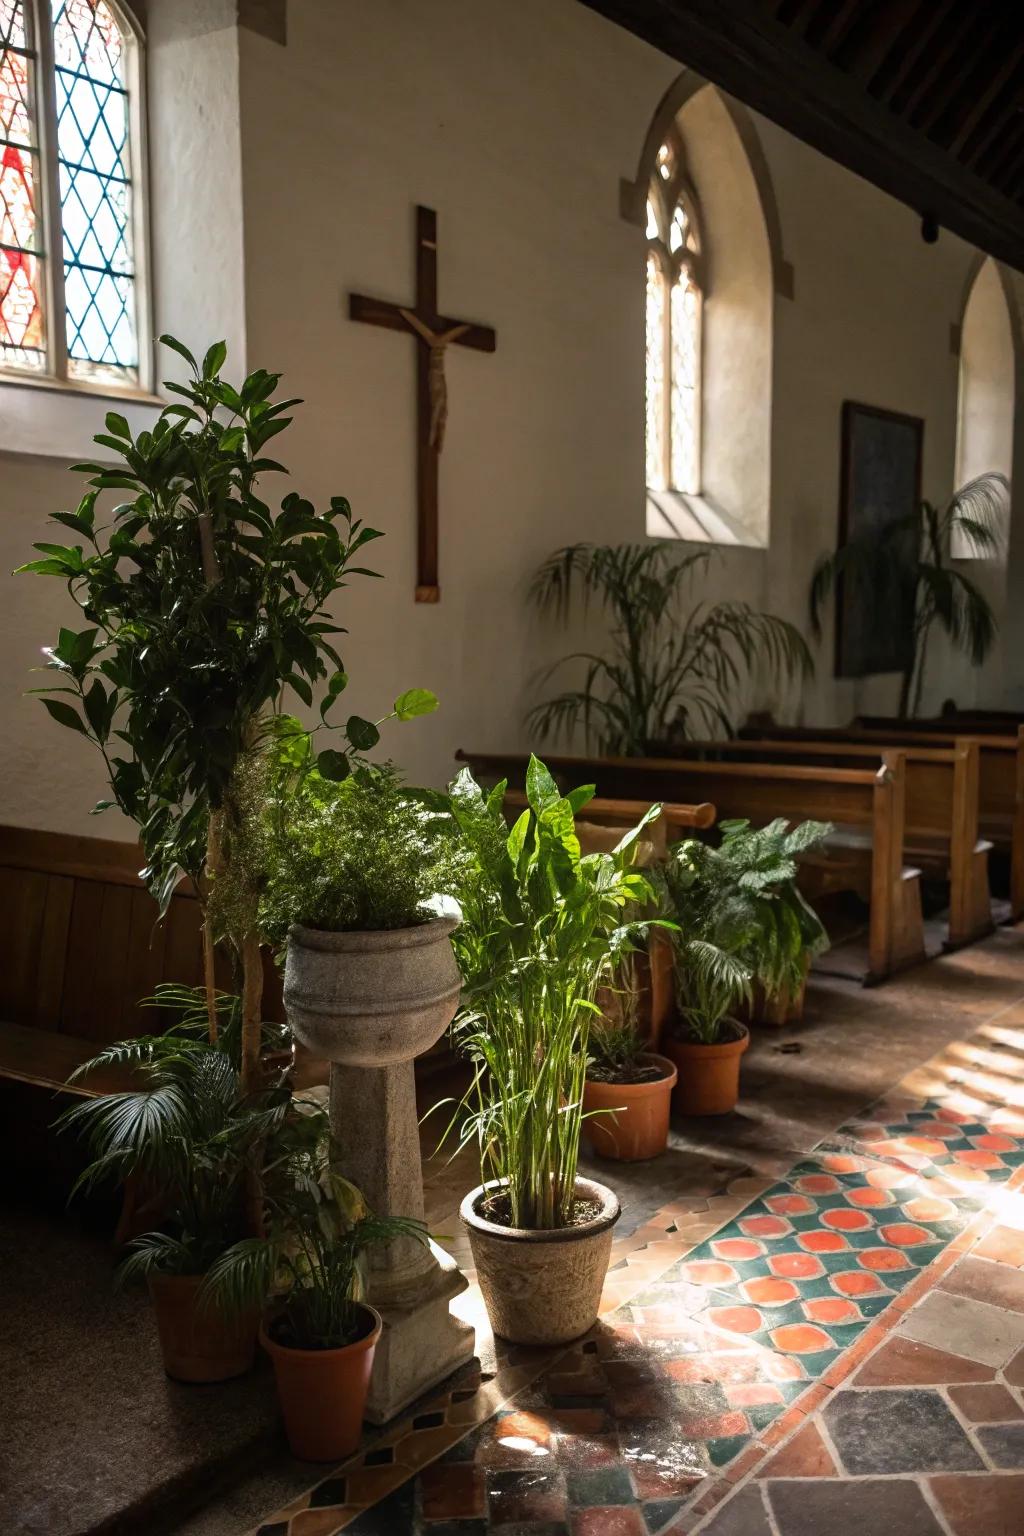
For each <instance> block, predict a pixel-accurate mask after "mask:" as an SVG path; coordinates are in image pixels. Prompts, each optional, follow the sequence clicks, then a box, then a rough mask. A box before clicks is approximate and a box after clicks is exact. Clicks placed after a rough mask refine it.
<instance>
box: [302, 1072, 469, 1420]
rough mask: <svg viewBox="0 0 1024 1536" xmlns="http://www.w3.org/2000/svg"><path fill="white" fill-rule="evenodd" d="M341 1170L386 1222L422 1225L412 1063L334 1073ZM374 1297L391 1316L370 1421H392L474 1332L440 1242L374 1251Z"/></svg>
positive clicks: (447, 1368) (457, 1359)
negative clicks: (453, 1309)
mask: <svg viewBox="0 0 1024 1536" xmlns="http://www.w3.org/2000/svg"><path fill="white" fill-rule="evenodd" d="M331 1134H332V1137H333V1140H334V1147H335V1152H336V1156H337V1161H338V1166H339V1168H340V1169H341V1170H342V1172H343V1173H344V1174H345V1176H346V1178H350V1179H351V1180H352V1182H353V1183H354V1184H357V1185H358V1186H359V1188H360V1189H361V1190H362V1192H363V1194H364V1195H365V1196H366V1200H367V1203H368V1204H369V1205H370V1207H371V1209H372V1210H374V1211H375V1212H376V1213H377V1214H378V1215H381V1216H410V1217H412V1218H414V1219H416V1220H420V1221H422V1219H423V1167H422V1162H421V1159H420V1142H419V1128H418V1124H417V1115H416V1087H415V1080H414V1077H413V1064H412V1062H411V1061H397V1062H393V1063H391V1064H390V1065H388V1066H380V1067H366V1066H339V1065H337V1064H335V1065H332V1067H331ZM368 1257H369V1293H368V1296H367V1300H369V1301H370V1302H372V1304H373V1305H374V1306H375V1307H376V1308H377V1311H378V1312H379V1313H380V1315H381V1317H382V1318H383V1320H384V1332H383V1334H382V1335H381V1339H380V1343H379V1344H378V1345H377V1354H376V1358H375V1360H374V1367H373V1379H372V1381H371V1384H370V1396H369V1400H368V1404H367V1411H366V1416H367V1418H368V1419H369V1420H370V1421H371V1423H374V1424H384V1423H386V1422H387V1421H388V1420H389V1419H393V1418H394V1417H395V1415H396V1414H398V1413H401V1411H402V1409H403V1408H405V1407H407V1406H408V1404H409V1403H411V1402H412V1401H413V1400H414V1399H415V1398H417V1397H419V1396H420V1395H421V1393H423V1392H426V1391H428V1390H429V1389H430V1388H431V1387H433V1386H436V1385H437V1384H438V1382H440V1381H443V1380H444V1378H445V1377H446V1376H450V1375H451V1373H452V1372H453V1371H455V1370H457V1369H458V1367H459V1366H460V1365H462V1364H464V1362H465V1361H467V1360H469V1359H471V1358H472V1355H473V1352H474V1348H475V1342H476V1341H475V1335H474V1332H473V1329H472V1327H470V1325H469V1324H468V1323H464V1322H462V1321H461V1320H460V1319H459V1318H456V1317H453V1316H452V1315H451V1313H450V1311H449V1303H450V1302H451V1301H452V1299H453V1297H455V1296H458V1295H459V1294H460V1293H461V1292H462V1291H464V1290H465V1289H466V1284H467V1282H466V1280H465V1278H464V1277H463V1275H462V1273H461V1271H460V1270H459V1268H458V1266H457V1264H456V1263H455V1260H454V1259H452V1258H451V1257H450V1256H449V1255H448V1254H446V1253H444V1252H443V1251H442V1250H441V1249H440V1248H438V1247H437V1245H436V1244H435V1243H431V1244H430V1247H429V1248H425V1247H423V1246H422V1245H421V1244H420V1243H417V1242H415V1241H414V1240H413V1239H411V1238H402V1239H400V1240H399V1241H398V1242H395V1243H390V1244H389V1245H388V1246H387V1247H386V1248H378V1249H374V1250H372V1251H371V1253H370V1254H369V1255H368Z"/></svg>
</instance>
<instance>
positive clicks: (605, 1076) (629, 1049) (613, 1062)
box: [587, 950, 658, 1083]
mask: <svg viewBox="0 0 1024 1536" xmlns="http://www.w3.org/2000/svg"><path fill="white" fill-rule="evenodd" d="M639 956H640V951H639V950H632V951H630V952H629V953H628V954H625V955H623V956H622V958H621V959H620V960H619V962H618V964H617V965H616V967H615V969H614V972H613V974H612V977H611V979H610V981H609V983H608V985H606V986H604V987H602V989H601V991H600V993H599V994H598V998H597V1001H598V1003H599V1004H600V1013H599V1014H597V1015H595V1017H594V1019H593V1021H592V1023H591V1027H590V1060H589V1061H588V1063H587V1076H588V1078H590V1079H591V1080H592V1081H595V1082H609V1083H637V1082H644V1081H646V1080H648V1079H650V1078H655V1077H657V1076H658V1071H657V1068H652V1067H650V1066H646V1067H645V1066H644V1065H643V1064H642V1063H641V1060H640V1058H641V1056H643V1054H644V1053H645V1052H646V1051H648V1050H649V1049H650V1046H649V1045H648V1043H647V1041H646V1040H645V1039H644V1036H643V1034H642V1032H641V1028H640V1001H641V996H642V990H643V989H642V982H641V978H640V976H639V974H638V970H637V961H638V959H639Z"/></svg>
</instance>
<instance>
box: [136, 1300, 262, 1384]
mask: <svg viewBox="0 0 1024 1536" xmlns="http://www.w3.org/2000/svg"><path fill="white" fill-rule="evenodd" d="M202 1284H203V1276H202V1275H150V1277H149V1294H150V1298H151V1300H152V1302H153V1311H154V1313H155V1315H156V1328H157V1333H158V1334H159V1337H160V1350H161V1353H162V1355H163V1360H164V1370H165V1371H166V1372H167V1374H168V1376H170V1377H171V1378H172V1380H174V1381H230V1379H231V1378H232V1377H233V1376H243V1375H244V1374H245V1372H246V1371H249V1370H251V1369H252V1363H253V1359H254V1357H255V1354H256V1331H257V1328H258V1326H259V1314H258V1313H257V1312H250V1313H244V1314H243V1315H242V1316H241V1317H224V1316H223V1315H222V1313H221V1312H220V1311H219V1310H218V1308H217V1307H216V1306H214V1305H213V1304H211V1305H209V1306H202V1305H200V1303H199V1290H200V1287H201V1286H202Z"/></svg>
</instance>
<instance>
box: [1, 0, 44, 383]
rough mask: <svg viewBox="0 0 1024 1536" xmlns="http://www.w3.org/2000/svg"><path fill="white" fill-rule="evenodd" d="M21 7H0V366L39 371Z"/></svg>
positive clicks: (33, 169)
mask: <svg viewBox="0 0 1024 1536" xmlns="http://www.w3.org/2000/svg"><path fill="white" fill-rule="evenodd" d="M29 20H30V18H29V15H28V12H27V10H26V6H25V3H24V0H0V365H2V366H4V367H8V368H25V369H31V370H33V371H38V370H40V369H42V368H43V367H45V364H46V351H45V346H44V334H43V302H42V283H43V277H42V272H43V267H42V261H41V259H40V258H41V255H42V243H41V230H40V220H39V206H40V204H39V151H38V147H37V142H36V135H35V122H34V106H33V91H34V89H35V68H36V60H35V54H34V52H33V50H32V49H31V47H30V41H31V39H30V33H29Z"/></svg>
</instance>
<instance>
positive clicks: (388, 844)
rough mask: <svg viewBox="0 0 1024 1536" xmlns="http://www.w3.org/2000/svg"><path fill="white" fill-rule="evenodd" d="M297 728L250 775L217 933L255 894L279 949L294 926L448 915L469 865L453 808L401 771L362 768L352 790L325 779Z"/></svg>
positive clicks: (221, 892)
mask: <svg viewBox="0 0 1024 1536" xmlns="http://www.w3.org/2000/svg"><path fill="white" fill-rule="evenodd" d="M295 725H296V729H295V730H294V731H290V730H289V729H288V725H287V721H284V722H281V732H280V734H279V736H278V740H277V749H276V750H267V751H264V752H262V753H260V754H258V755H254V756H252V757H250V758H248V759H244V760H243V762H242V764H241V765H240V771H239V775H238V776H237V777H236V782H235V786H234V789H233V794H232V802H233V805H234V806H235V808H236V813H237V814H236V815H235V817H233V819H232V821H231V822H230V823H229V827H228V831H227V833H226V838H227V843H226V846H227V852H228V855H229V856H228V858H227V860H226V865H225V872H224V874H223V875H222V876H221V877H220V878H219V879H218V880H217V881H216V882H215V884H214V886H213V891H212V896H211V916H212V920H213V922H214V924H215V925H216V928H217V930H218V931H221V930H224V929H230V927H231V926H232V923H233V922H234V921H235V919H234V916H233V909H234V908H235V906H236V905H242V906H244V904H245V903H246V902H247V901H248V900H250V897H251V893H253V892H255V893H256V897H257V903H258V905H257V925H258V928H259V931H260V934H261V936H262V938H263V939H264V940H265V941H266V942H267V943H269V944H271V945H273V946H274V947H276V948H280V947H282V946H283V945H284V943H285V941H286V940H287V937H288V929H289V927H290V926H291V924H292V923H300V924H301V925H302V926H304V927H307V928H322V929H326V930H327V931H329V932H333V933H340V932H346V931H361V932H367V931H373V930H380V929H393V928H408V927H412V926H414V925H415V924H417V923H422V922H426V921H428V920H429V919H430V918H431V917H433V916H436V915H437V911H436V901H435V898H438V897H442V896H444V895H446V894H447V893H448V892H449V891H450V890H451V888H452V886H453V885H454V884H455V883H456V875H455V863H456V861H457V860H458V858H459V849H458V839H457V833H456V827H455V823H454V821H453V820H452V818H451V816H450V815H448V814H446V812H445V810H444V808H443V805H441V804H439V803H437V797H436V796H433V797H431V796H424V795H423V794H422V793H421V792H419V791H416V790H412V789H408V788H406V786H405V785H404V784H403V783H402V779H401V775H400V774H399V772H398V770H397V769H396V768H395V767H394V765H393V764H392V763H382V764H370V763H367V762H362V761H360V762H358V763H357V764H356V766H355V767H354V768H353V770H352V771H351V772H350V773H349V774H348V776H347V777H346V778H345V779H344V780H341V781H338V780H334V779H329V778H325V777H324V775H323V774H322V773H321V772H320V770H319V768H318V767H317V761H316V758H315V756H314V754H313V752H312V750H311V748H310V746H309V740H308V737H307V736H306V734H305V733H304V732H303V731H302V729H301V727H299V726H298V722H295ZM432 902H434V906H432V905H431V903H432Z"/></svg>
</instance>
